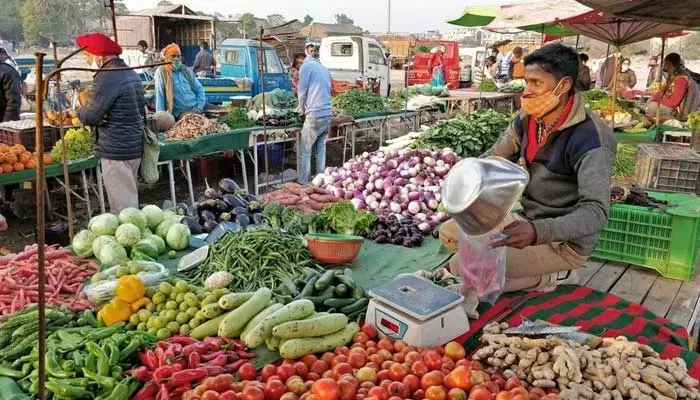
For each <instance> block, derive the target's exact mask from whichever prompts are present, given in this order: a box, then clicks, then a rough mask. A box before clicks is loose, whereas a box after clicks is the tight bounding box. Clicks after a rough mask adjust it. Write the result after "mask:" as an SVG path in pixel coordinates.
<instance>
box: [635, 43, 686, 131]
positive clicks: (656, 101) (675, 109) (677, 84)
mask: <svg viewBox="0 0 700 400" xmlns="http://www.w3.org/2000/svg"><path fill="white" fill-rule="evenodd" d="M663 72H664V73H665V74H668V79H667V81H666V84H665V85H663V87H662V89H661V91H660V92H658V93H656V94H654V95H653V96H652V97H651V99H650V100H649V102H648V103H647V105H646V108H645V114H646V116H647V119H649V120H650V121H655V120H656V113H657V109H659V119H660V120H661V122H663V121H667V120H669V119H678V120H680V121H685V120H687V119H688V114H689V113H691V112H693V111H697V108H698V104H699V103H700V99H699V96H700V95H699V92H698V84H697V83H696V82H695V80H694V79H693V77H692V76H691V74H690V72H689V71H688V70H687V69H686V68H684V67H683V60H682V59H681V56H680V55H679V54H678V53H671V54H669V55H667V56H666V57H664V63H663Z"/></svg>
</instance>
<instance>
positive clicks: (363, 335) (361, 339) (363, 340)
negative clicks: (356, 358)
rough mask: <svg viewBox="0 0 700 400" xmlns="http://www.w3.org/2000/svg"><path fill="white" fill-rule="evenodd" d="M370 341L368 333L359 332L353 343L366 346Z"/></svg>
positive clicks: (353, 338)
mask: <svg viewBox="0 0 700 400" xmlns="http://www.w3.org/2000/svg"><path fill="white" fill-rule="evenodd" d="M368 340H369V336H367V334H366V333H364V332H357V333H356V334H355V335H354V336H353V337H352V342H353V343H361V344H365V343H367V341H368Z"/></svg>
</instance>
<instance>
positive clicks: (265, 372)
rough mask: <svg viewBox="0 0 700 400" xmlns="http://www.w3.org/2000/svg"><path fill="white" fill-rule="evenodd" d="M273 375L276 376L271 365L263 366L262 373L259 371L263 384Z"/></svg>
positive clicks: (275, 369)
mask: <svg viewBox="0 0 700 400" xmlns="http://www.w3.org/2000/svg"><path fill="white" fill-rule="evenodd" d="M275 375H277V367H275V366H274V365H272V364H268V365H266V366H264V367H263V369H262V371H260V379H262V380H263V382H267V380H268V379H270V377H271V376H275Z"/></svg>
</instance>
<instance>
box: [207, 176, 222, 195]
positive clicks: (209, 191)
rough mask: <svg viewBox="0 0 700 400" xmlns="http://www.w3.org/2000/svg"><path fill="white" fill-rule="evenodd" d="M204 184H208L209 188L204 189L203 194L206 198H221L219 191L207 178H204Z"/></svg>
mask: <svg viewBox="0 0 700 400" xmlns="http://www.w3.org/2000/svg"><path fill="white" fill-rule="evenodd" d="M204 184H206V185H207V190H205V191H204V195H203V197H204V198H205V199H218V198H220V194H219V191H218V190H216V189H214V188H212V187H210V186H209V182H208V181H207V179H206V178H204Z"/></svg>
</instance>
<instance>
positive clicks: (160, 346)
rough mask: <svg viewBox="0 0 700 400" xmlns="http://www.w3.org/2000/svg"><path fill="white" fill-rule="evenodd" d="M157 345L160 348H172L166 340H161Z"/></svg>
mask: <svg viewBox="0 0 700 400" xmlns="http://www.w3.org/2000/svg"><path fill="white" fill-rule="evenodd" d="M156 347H158V348H159V349H163V350H166V349H169V348H170V343H168V342H166V341H161V342H158V344H157V345H156Z"/></svg>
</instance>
